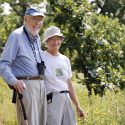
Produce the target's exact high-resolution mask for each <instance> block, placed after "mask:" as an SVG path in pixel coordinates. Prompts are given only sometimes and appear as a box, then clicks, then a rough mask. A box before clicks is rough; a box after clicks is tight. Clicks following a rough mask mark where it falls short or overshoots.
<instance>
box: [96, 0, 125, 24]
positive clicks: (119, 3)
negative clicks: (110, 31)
mask: <svg viewBox="0 0 125 125" xmlns="http://www.w3.org/2000/svg"><path fill="white" fill-rule="evenodd" d="M95 1H96V3H97V6H98V7H99V8H101V13H102V14H104V15H108V16H109V17H112V18H116V17H117V18H119V20H120V21H121V22H122V23H124V24H125V16H124V14H125V12H124V10H125V1H124V0H95Z"/></svg>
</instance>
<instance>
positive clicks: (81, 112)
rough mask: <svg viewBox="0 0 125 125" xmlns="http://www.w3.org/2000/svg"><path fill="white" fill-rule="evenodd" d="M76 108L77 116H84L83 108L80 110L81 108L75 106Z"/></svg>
mask: <svg viewBox="0 0 125 125" xmlns="http://www.w3.org/2000/svg"><path fill="white" fill-rule="evenodd" d="M76 110H77V113H78V117H79V118H82V117H83V118H84V117H85V114H84V112H83V110H82V108H81V107H80V106H77V107H76Z"/></svg>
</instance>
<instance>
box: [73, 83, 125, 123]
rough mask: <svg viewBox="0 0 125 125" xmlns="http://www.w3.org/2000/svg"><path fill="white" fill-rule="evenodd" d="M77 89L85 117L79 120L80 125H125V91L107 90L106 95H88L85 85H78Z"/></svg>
mask: <svg viewBox="0 0 125 125" xmlns="http://www.w3.org/2000/svg"><path fill="white" fill-rule="evenodd" d="M75 88H76V91H77V95H78V98H79V100H80V103H81V105H82V108H83V109H84V110H85V113H86V117H85V119H82V120H79V119H78V125H125V93H124V91H119V92H117V93H114V91H107V92H106V94H105V96H104V97H102V98H101V97H99V96H95V95H93V96H91V97H88V96H87V91H86V89H85V88H84V87H83V86H80V85H79V86H78V85H76V87H75Z"/></svg>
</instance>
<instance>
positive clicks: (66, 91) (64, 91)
mask: <svg viewBox="0 0 125 125" xmlns="http://www.w3.org/2000/svg"><path fill="white" fill-rule="evenodd" d="M60 93H69V91H68V90H63V91H60Z"/></svg>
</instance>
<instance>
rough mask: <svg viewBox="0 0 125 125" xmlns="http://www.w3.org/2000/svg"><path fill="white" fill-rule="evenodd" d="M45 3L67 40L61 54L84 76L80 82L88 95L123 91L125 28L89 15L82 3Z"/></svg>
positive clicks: (69, 0) (84, 2)
mask: <svg viewBox="0 0 125 125" xmlns="http://www.w3.org/2000/svg"><path fill="white" fill-rule="evenodd" d="M48 2H49V3H50V6H49V8H50V7H51V8H50V15H52V17H53V22H54V23H55V24H56V25H57V26H59V27H60V28H61V29H62V31H63V33H64V34H65V36H66V38H65V41H64V42H63V47H62V49H61V51H62V52H63V53H64V52H65V54H69V57H70V59H71V62H72V65H73V70H76V71H77V72H81V73H83V74H84V79H81V82H82V84H85V85H86V87H87V89H88V92H89V95H91V94H92V90H94V93H95V94H100V95H101V96H102V95H103V94H104V91H105V88H108V87H110V86H111V87H113V86H118V87H120V88H123V86H124V80H125V78H124V69H123V67H124V62H123V57H124V54H123V53H124V51H123V50H122V47H123V46H125V45H124V43H123V41H124V31H125V26H124V25H122V24H120V23H119V21H118V19H110V18H108V17H107V16H102V15H98V14H97V13H94V12H92V11H93V10H92V9H91V6H89V4H88V3H87V2H86V1H85V0H74V1H73V0H65V1H64V0H59V1H56V0H53V1H51V0H50V1H48ZM50 18H51V17H50ZM64 50H65V51H64Z"/></svg>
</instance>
